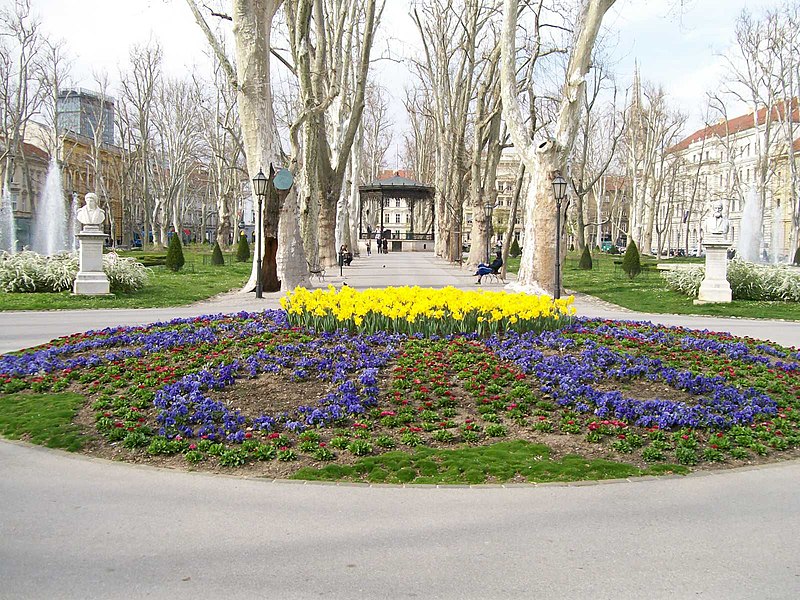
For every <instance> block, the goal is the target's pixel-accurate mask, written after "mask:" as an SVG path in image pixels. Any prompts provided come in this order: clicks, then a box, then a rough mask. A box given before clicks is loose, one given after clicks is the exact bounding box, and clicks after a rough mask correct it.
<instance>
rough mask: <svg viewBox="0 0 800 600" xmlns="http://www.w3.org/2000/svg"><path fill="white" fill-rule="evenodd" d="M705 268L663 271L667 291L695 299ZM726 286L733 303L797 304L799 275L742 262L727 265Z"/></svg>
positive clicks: (799, 299)
mask: <svg viewBox="0 0 800 600" xmlns="http://www.w3.org/2000/svg"><path fill="white" fill-rule="evenodd" d="M704 276H705V267H701V266H698V267H694V268H690V269H676V270H674V271H665V272H663V273H662V277H663V278H664V280H665V281H666V283H667V286H668V287H669V288H670V289H673V290H675V291H678V292H681V293H683V294H686V295H687V296H690V297H693V298H697V295H698V293H699V290H700V284H701V283H702V282H703V277H704ZM728 282H729V283H730V284H731V294H732V295H733V298H734V300H784V301H788V302H800V271H798V270H797V269H792V268H791V267H788V266H786V265H756V264H753V263H750V262H745V261H743V260H732V261H730V262H729V263H728Z"/></svg>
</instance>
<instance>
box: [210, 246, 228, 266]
mask: <svg viewBox="0 0 800 600" xmlns="http://www.w3.org/2000/svg"><path fill="white" fill-rule="evenodd" d="M211 264H212V265H214V266H215V267H220V266H222V265H224V264H225V258H224V257H223V256H222V248H220V247H219V242H216V243H215V244H214V249H213V250H212V251H211Z"/></svg>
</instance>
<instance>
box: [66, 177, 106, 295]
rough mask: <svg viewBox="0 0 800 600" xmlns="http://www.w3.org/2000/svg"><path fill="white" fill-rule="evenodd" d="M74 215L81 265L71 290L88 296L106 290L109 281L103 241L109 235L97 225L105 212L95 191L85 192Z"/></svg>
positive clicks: (104, 216) (101, 221) (100, 222)
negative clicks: (104, 269) (98, 202)
mask: <svg viewBox="0 0 800 600" xmlns="http://www.w3.org/2000/svg"><path fill="white" fill-rule="evenodd" d="M75 218H76V219H77V220H78V222H79V223H80V224H81V231H80V233H78V234H76V236H75V237H77V238H78V243H79V248H78V257H79V265H80V266H79V269H78V274H77V275H76V276H75V283H74V284H73V287H72V292H73V293H74V294H80V295H88V296H98V295H105V294H108V293H109V291H110V283H109V281H108V277H107V276H106V274H105V272H104V271H103V243H104V242H105V239H106V238H107V237H108V236H107V235H106V234H105V233H103V231H102V229H100V225H102V223H103V221H105V219H106V214H105V212H104V211H103V209H102V208H100V207H99V206H97V195H96V194H92V193H91V192H90V193H88V194H86V204H84V205H83V206H82V207H81V208H80V210H78V212H77V213H76V214H75Z"/></svg>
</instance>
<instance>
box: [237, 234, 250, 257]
mask: <svg viewBox="0 0 800 600" xmlns="http://www.w3.org/2000/svg"><path fill="white" fill-rule="evenodd" d="M248 260H250V244H248V243H247V236H246V235H245V234H244V233H243V234H242V235H240V236H239V245H238V246H237V247H236V262H247V261H248Z"/></svg>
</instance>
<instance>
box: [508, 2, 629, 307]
mask: <svg viewBox="0 0 800 600" xmlns="http://www.w3.org/2000/svg"><path fill="white" fill-rule="evenodd" d="M614 1H615V0H585V1H584V2H583V3H582V6H581V9H580V16H579V18H578V20H577V26H576V34H575V38H574V43H573V45H572V48H571V50H570V58H569V63H568V65H567V72H566V77H565V82H564V88H563V90H562V99H561V102H560V105H559V110H558V117H557V120H556V124H555V129H554V131H555V136H554V138H553V139H549V140H545V141H543V142H540V143H539V144H534V143H532V142H531V140H530V138H529V137H528V136H527V135H526V134H525V126H524V122H523V119H522V111H521V109H520V106H519V101H518V99H517V82H516V61H515V58H516V39H515V33H516V25H517V10H518V4H519V3H518V0H504V3H503V12H504V17H503V28H502V40H501V48H502V54H501V90H502V102H503V116H504V118H505V120H506V123H507V125H508V128H509V132H510V133H511V138H512V140H513V142H514V146H515V147H516V148H517V149H518V152H519V154H520V156H521V158H522V160H523V161H524V162H525V168H526V169H527V170H529V171H530V173H531V185H530V187H529V188H528V189H529V192H528V199H527V202H526V206H525V246H524V248H523V253H522V260H521V263H520V270H519V276H518V283H517V284H518V285H519V286H521V287H523V288H528V289H531V290H534V291H536V292H539V293H540V292H541V291H542V290H544V289H546V290H548V291H551V292H552V290H554V287H555V273H556V269H558V270H559V271H560V269H561V264H558V265H556V263H555V241H554V240H555V239H556V235H558V236H559V238H560V237H561V236H562V232H561V231H559V232H556V226H555V223H556V216H555V213H556V207H555V201H554V198H553V190H552V178H553V175H554V173H555V172H556V171H563V170H564V167H565V162H566V159H567V156H568V155H569V152H570V151H571V149H572V145H573V143H574V141H575V136H576V135H577V131H578V125H579V122H580V114H581V99H582V94H583V91H584V86H585V81H584V78H585V76H586V73H587V72H588V70H589V61H590V58H591V53H592V49H593V47H594V43H595V40H596V39H597V35H598V32H599V30H600V25H601V23H602V20H603V16H604V15H605V13H606V11H608V9H609V8H611V6H612V5H613V4H614ZM536 33H537V34H538V32H536ZM562 223H563V219H562ZM562 247H563V244H562ZM563 255H564V253H562V254H561V256H562V261H563Z"/></svg>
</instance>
